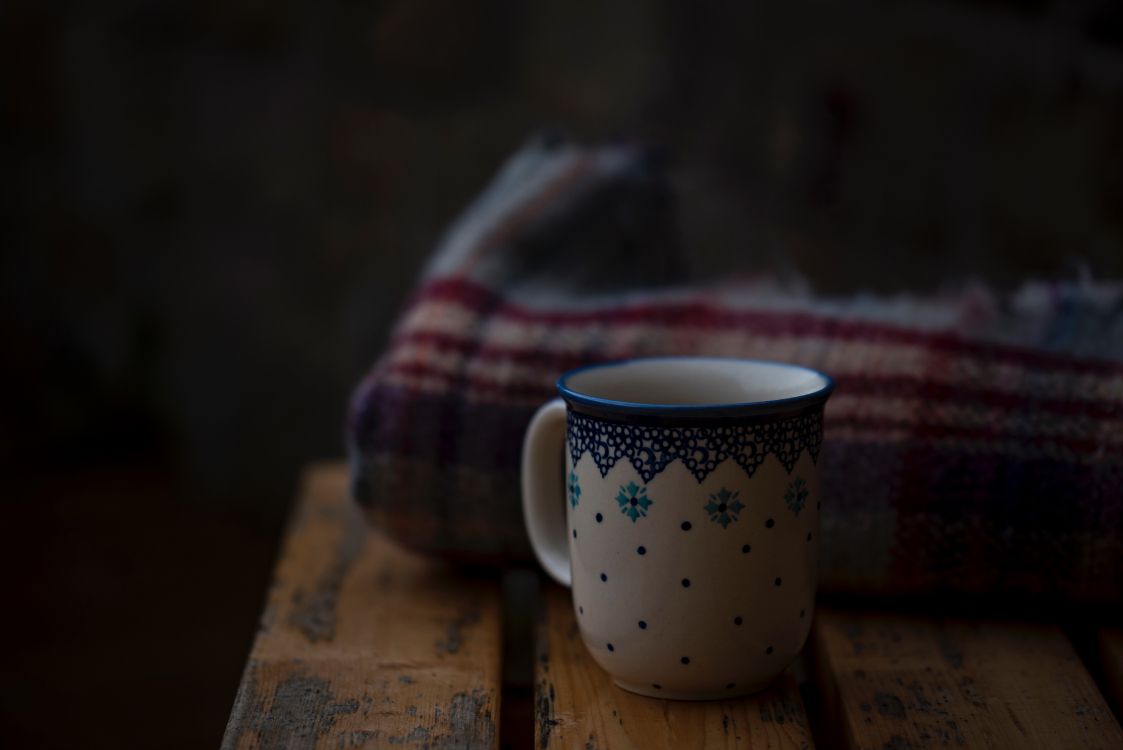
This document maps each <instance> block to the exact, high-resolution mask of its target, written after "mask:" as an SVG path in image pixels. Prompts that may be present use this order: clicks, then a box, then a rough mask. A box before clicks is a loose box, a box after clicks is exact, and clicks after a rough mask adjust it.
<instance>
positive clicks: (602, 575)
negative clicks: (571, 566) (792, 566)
mask: <svg viewBox="0 0 1123 750" xmlns="http://www.w3.org/2000/svg"><path fill="white" fill-rule="evenodd" d="M600 579H601V580H602V581H607V580H608V576H607V575H605V574H604V573H601V574H600ZM777 580H778V579H777ZM776 585H777V586H779V585H780V584H776Z"/></svg>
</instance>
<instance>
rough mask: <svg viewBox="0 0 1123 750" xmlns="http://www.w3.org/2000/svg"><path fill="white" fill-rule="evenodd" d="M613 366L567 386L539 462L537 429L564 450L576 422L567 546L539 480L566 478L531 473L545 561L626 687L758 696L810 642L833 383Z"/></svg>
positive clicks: (783, 371) (743, 370) (728, 367)
mask: <svg viewBox="0 0 1123 750" xmlns="http://www.w3.org/2000/svg"><path fill="white" fill-rule="evenodd" d="M626 365H633V368H632V371H629V369H628V367H627V366H626ZM635 365H639V366H638V367H636V366H635ZM602 367H603V366H602ZM602 367H598V368H595V369H597V370H600V372H594V373H593V375H594V377H593V378H591V379H590V378H588V377H586V378H584V379H582V378H580V377H570V376H563V378H562V380H560V381H559V386H560V387H561V390H562V394H563V397H565V398H566V404H565V407H563V406H562V405H561V404H560V403H557V402H555V403H554V404H552V405H548V406H547V407H544V408H543V410H542V411H541V412H540V415H539V418H537V419H536V420H535V423H534V424H532V427H531V430H530V432H529V433H528V439H527V447H528V449H532V438H534V436H535V434H536V425H537V426H538V430H537V432H541V431H542V429H543V424H541V423H542V422H545V421H552V422H553V425H552V427H551V428H550V429H552V430H553V431H554V432H555V434H556V431H557V430H558V429H560V423H561V419H562V414H564V421H565V438H564V453H565V458H564V487H563V488H562V495H563V496H564V527H563V528H564V542H562V540H561V539H559V538H558V536H559V533H560V532H561V531H562V527H561V524H562V518H563V516H562V515H561V513H558V512H555V514H554V515H553V516H552V521H550V522H549V524H548V526H549V527H550V528H549V529H548V531H543V528H544V527H543V524H542V522H541V521H539V520H538V519H539V517H540V516H542V513H543V511H544V509H543V508H541V507H540V506H541V503H537V504H535V502H534V498H535V497H536V492H535V490H534V488H533V484H534V482H538V483H541V482H543V481H552V482H556V481H557V479H556V477H557V474H556V473H552V472H551V476H552V477H554V478H552V479H550V480H546V479H545V478H544V474H545V473H546V472H547V471H548V469H545V468H544V467H546V466H548V465H549V463H548V459H546V463H543V459H542V458H541V457H539V460H538V462H537V463H535V462H534V461H529V460H528V461H526V462H524V477H523V481H524V490H525V491H524V507H525V510H526V513H527V522H528V527H530V529H531V538H532V542H533V543H534V546H535V549H536V551H537V552H538V554H539V558H540V559H541V560H542V562H543V564H544V565H545V567H546V568H547V570H548V571H550V572H551V575H553V576H554V577H555V578H557V579H558V580H559V581H561V582H562V583H565V584H567V585H571V586H572V589H573V604H574V612H575V616H576V618H577V622H578V624H579V628H580V632H581V635H582V638H583V640H584V641H585V644H586V646H587V648H588V650H589V652H590V654H591V655H592V656H593V658H594V659H595V660H596V662H597V663H598V664H599V665H600V666H601V667H603V668H604V669H605V671H607V672H608V673H609V674H610V675H611V676H612V677H613V679H614V680H615V681H616V682H617V684H619V685H620V686H621V687H623V688H625V689H627V690H630V691H633V692H637V693H641V694H645V695H651V696H655V697H661V698H673V699H713V698H726V697H732V696H736V695H743V694H746V693H750V692H754V691H757V690H760V689H762V688H763V687H765V686H767V685H768V684H769V683H770V682H771V681H772V680H773V679H774V678H775V677H776V676H777V675H779V674H780V673H781V672H782V671H783V670H784V668H785V667H787V665H788V664H789V663H790V662H791V661H792V660H793V659H794V658H795V656H796V654H797V653H798V652H799V650H800V648H801V647H802V646H803V643H804V641H805V640H806V638H807V634H808V631H809V628H810V623H811V617H812V610H813V607H814V595H815V585H816V565H817V557H818V543H819V512H820V508H821V492H820V477H819V466H818V459H819V450H820V447H821V443H822V411H823V404H824V403H825V401H826V398H827V396H829V393H830V390H831V385H832V384H831V382H830V379H829V378H827V377H826V376H824V375H821V374H820V373H815V372H814V371H810V370H806V369H805V368H798V367H794V366H789V365H780V364H775V363H759V362H751V361H746V360H720V359H714V360H710V359H694V358H687V359H668V360H634V361H632V362H631V363H625V364H624V365H615V366H609V367H603V369H602ZM761 368H764V369H763V370H762V369H761ZM593 369H594V368H590V371H592V370H593ZM581 372H582V371H575V373H577V374H578V375H579V374H580V373H581ZM715 373H716V375H715ZM807 373H811V374H812V375H813V376H814V377H813V378H812V379H811V380H810V381H808V380H807ZM788 376H790V378H789V377H788ZM684 378H685V379H686V380H687V381H693V382H685V383H684V382H679V381H682V380H683V379H684ZM770 378H771V380H770ZM801 378H802V379H801ZM730 379H732V380H738V379H739V380H741V381H747V382H746V383H745V384H743V385H742V386H741V387H740V389H739V390H738V387H736V384H735V383H732V381H731V380H730ZM672 380H673V381H676V382H671V381H672ZM790 380H795V382H789V381H790ZM663 381H667V384H666V385H662V384H661V383H662V382H663ZM762 381H763V385H762ZM754 384H755V385H754ZM633 392H634V393H636V400H634V401H633V400H628V399H620V398H612V397H613V396H622V395H629V394H631V393H633ZM806 392H810V393H811V397H807V396H806V395H805V394H806ZM574 393H577V394H578V395H577V396H576V397H575V396H574ZM791 393H795V394H796V396H795V397H793V396H791V395H789V394H791ZM600 394H605V395H600ZM769 395H778V396H779V397H778V398H764V397H763V396H769ZM586 396H587V400H586V398H585V397H586ZM606 396H607V397H606ZM730 396H738V397H739V398H741V399H742V400H740V401H735V400H731V399H730ZM754 396H755V398H754ZM641 398H642V399H644V400H643V401H640V400H639V399H641ZM706 399H708V400H706ZM652 402H654V403H652ZM668 402H670V403H668ZM699 402H701V403H699ZM620 404H624V406H621V405H620ZM628 404H632V405H633V406H635V407H638V406H644V405H646V406H647V407H648V408H646V409H642V408H628V407H627V405H628ZM563 409H564V411H562V410H563ZM557 439H558V438H557V437H555V438H554V440H555V442H554V446H556V444H557V443H556V441H557ZM541 442H542V440H541V438H538V443H541ZM552 450H554V448H551V449H550V451H552ZM531 452H532V450H528V451H527V453H526V455H529V454H530V453H531ZM554 455H555V456H556V454H554ZM554 460H555V461H557V459H556V458H555V459H554ZM559 463H560V461H559V462H557V463H555V464H554V466H555V467H557V468H560V467H559V466H558V464H559ZM557 468H554V470H553V471H554V472H556V471H557ZM527 471H533V472H534V476H532V477H530V478H529V480H528V477H527V475H526V472H527ZM528 481H529V482H530V484H528ZM538 494H541V493H540V492H539V493H538ZM554 497H556V495H554ZM555 508H556V506H555ZM550 510H553V509H548V510H546V512H550ZM546 538H548V543H546V544H545V545H544V544H543V542H544V540H546ZM561 544H564V545H565V547H564V550H563V549H562V548H561V547H560V545H561Z"/></svg>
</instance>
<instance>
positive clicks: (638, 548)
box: [636, 544, 647, 555]
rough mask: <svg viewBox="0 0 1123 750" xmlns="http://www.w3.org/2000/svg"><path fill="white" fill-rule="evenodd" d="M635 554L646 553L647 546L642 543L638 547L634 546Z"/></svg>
mask: <svg viewBox="0 0 1123 750" xmlns="http://www.w3.org/2000/svg"><path fill="white" fill-rule="evenodd" d="M636 554H637V555H646V554H647V547H644V546H643V545H642V544H641V545H640V546H639V547H636Z"/></svg>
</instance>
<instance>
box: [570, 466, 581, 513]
mask: <svg viewBox="0 0 1123 750" xmlns="http://www.w3.org/2000/svg"><path fill="white" fill-rule="evenodd" d="M566 489H567V490H568V491H569V504H570V505H571V506H573V507H574V508H576V507H577V502H578V501H579V500H580V499H581V484H580V483H579V482H578V481H577V472H575V471H571V472H569V482H567V483H566Z"/></svg>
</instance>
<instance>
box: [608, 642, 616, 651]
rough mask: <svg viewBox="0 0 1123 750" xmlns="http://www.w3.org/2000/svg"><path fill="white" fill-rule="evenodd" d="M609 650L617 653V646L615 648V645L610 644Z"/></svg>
mask: <svg viewBox="0 0 1123 750" xmlns="http://www.w3.org/2000/svg"><path fill="white" fill-rule="evenodd" d="M608 650H609V651H615V650H616V647H615V646H613V645H612V644H611V643H610V644H608Z"/></svg>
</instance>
